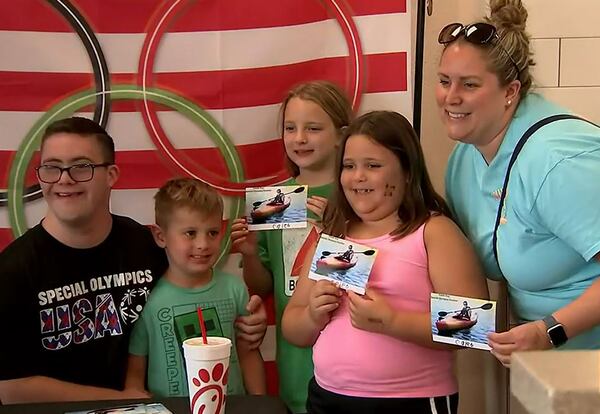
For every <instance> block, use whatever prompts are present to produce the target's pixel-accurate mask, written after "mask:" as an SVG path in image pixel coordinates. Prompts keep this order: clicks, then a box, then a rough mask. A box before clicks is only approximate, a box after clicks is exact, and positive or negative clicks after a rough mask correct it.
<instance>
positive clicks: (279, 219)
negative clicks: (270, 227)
mask: <svg viewBox="0 0 600 414" xmlns="http://www.w3.org/2000/svg"><path fill="white" fill-rule="evenodd" d="M303 221H306V208H294V206H292V205H290V206H289V207H288V208H286V209H285V210H283V211H282V212H281V213H276V214H273V215H272V216H269V217H267V218H266V219H262V220H254V219H252V218H251V217H250V215H248V222H249V223H250V224H273V223H299V222H303Z"/></svg>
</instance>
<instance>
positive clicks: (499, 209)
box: [492, 114, 600, 271]
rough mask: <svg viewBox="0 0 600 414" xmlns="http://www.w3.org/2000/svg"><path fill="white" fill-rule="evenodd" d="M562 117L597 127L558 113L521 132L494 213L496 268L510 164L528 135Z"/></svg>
mask: <svg viewBox="0 0 600 414" xmlns="http://www.w3.org/2000/svg"><path fill="white" fill-rule="evenodd" d="M563 119H578V120H580V121H584V122H587V123H589V124H592V125H594V126H597V127H598V125H596V124H594V123H593V122H591V121H588V120H587V119H584V118H581V117H579V116H577V115H571V114H558V115H552V116H549V117H547V118H544V119H541V120H539V121H537V122H536V123H535V124H533V125H532V126H530V127H529V129H528V130H527V131H525V133H524V134H523V136H522V137H521V139H519V142H518V143H517V145H516V147H515V149H514V151H513V153H512V156H511V157H510V161H509V162H508V167H507V168H506V175H505V176H504V183H503V184H502V193H501V194H500V202H499V203H498V212H497V214H496V223H495V224H494V235H493V239H492V247H493V250H494V258H495V259H496V263H497V264H498V268H500V262H499V261H498V226H500V219H501V218H502V209H503V208H504V199H505V198H506V188H507V187H508V180H509V179H510V171H511V169H512V166H513V164H514V163H515V161H516V160H517V157H518V156H519V153H520V152H521V150H522V149H523V146H524V145H525V143H526V142H527V140H528V139H529V137H531V136H532V135H533V134H534V133H535V132H536V131H537V130H538V129H540V128H541V127H543V126H544V125H547V124H550V123H552V122H555V121H561V120H563ZM599 128H600V127H599ZM500 271H502V269H500Z"/></svg>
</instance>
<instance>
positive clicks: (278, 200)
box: [270, 188, 285, 204]
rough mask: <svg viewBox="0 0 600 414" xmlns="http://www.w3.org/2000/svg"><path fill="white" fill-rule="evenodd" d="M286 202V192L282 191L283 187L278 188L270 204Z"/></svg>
mask: <svg viewBox="0 0 600 414" xmlns="http://www.w3.org/2000/svg"><path fill="white" fill-rule="evenodd" d="M284 203H285V197H284V194H283V193H282V192H281V188H278V189H277V194H275V197H274V198H273V201H271V203H270V204H284Z"/></svg>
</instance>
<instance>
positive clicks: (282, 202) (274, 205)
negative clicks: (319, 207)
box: [246, 185, 308, 231]
mask: <svg viewBox="0 0 600 414" xmlns="http://www.w3.org/2000/svg"><path fill="white" fill-rule="evenodd" d="M307 192H308V190H307V186H305V185H293V186H277V187H254V188H247V189H246V218H247V220H248V230H251V231H252V230H281V229H296V228H304V227H306V193H307Z"/></svg>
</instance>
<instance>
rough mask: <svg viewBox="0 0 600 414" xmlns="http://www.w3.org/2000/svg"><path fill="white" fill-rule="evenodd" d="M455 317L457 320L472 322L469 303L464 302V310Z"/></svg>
mask: <svg viewBox="0 0 600 414" xmlns="http://www.w3.org/2000/svg"><path fill="white" fill-rule="evenodd" d="M454 317H455V318H456V319H464V320H470V319H471V307H470V306H469V302H467V301H466V300H465V301H464V302H463V308H462V309H461V310H460V311H459V312H458V314H457V315H455V316H454Z"/></svg>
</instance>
